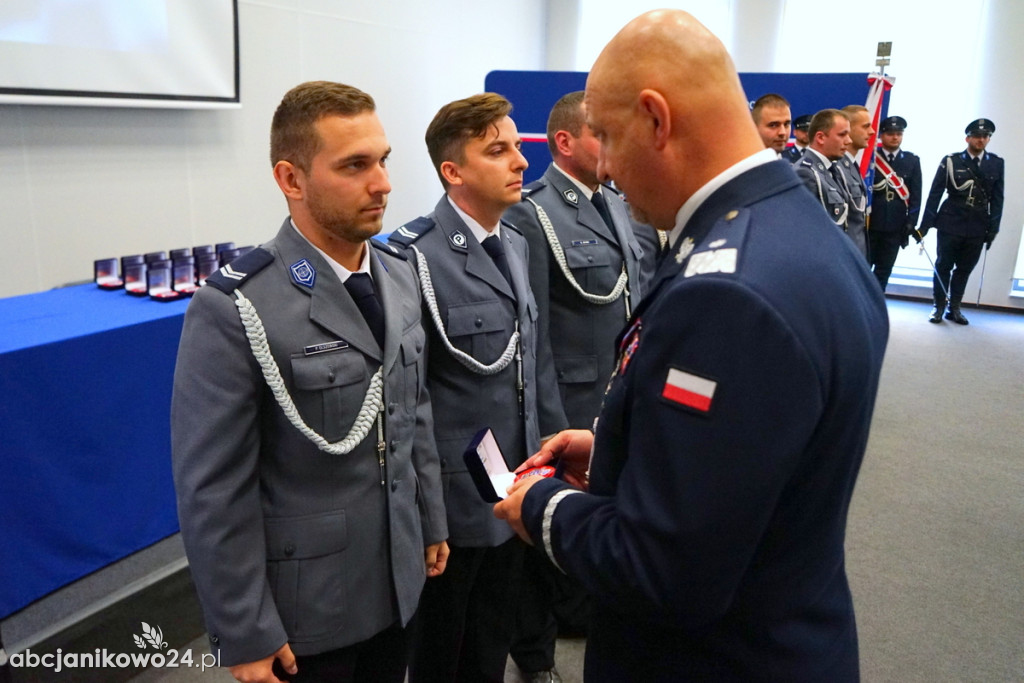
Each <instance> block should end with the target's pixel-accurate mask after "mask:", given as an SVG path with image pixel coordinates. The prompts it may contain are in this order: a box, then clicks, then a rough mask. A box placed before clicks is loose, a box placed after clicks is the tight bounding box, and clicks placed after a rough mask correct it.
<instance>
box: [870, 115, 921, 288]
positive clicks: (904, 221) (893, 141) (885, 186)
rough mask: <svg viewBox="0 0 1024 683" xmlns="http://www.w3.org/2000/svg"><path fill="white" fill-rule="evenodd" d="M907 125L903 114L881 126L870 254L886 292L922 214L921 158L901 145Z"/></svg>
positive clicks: (887, 120)
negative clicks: (896, 264)
mask: <svg viewBox="0 0 1024 683" xmlns="http://www.w3.org/2000/svg"><path fill="white" fill-rule="evenodd" d="M906 127H907V120H906V119H904V118H903V117H902V116H890V117H889V118H887V119H885V120H884V121H882V123H880V124H879V126H878V128H879V139H880V140H881V141H882V147H881V149H879V150H877V151H876V152H875V180H874V185H873V186H872V192H873V194H872V199H871V229H870V230H869V231H868V240H869V242H870V248H869V250H868V254H869V257H870V260H871V266H872V269H873V270H874V273H875V279H876V280H878V284H879V285H880V286H881V287H882V291H883V292H884V291H885V287H886V285H887V284H888V283H889V276H890V275H891V274H892V267H893V264H894V263H896V256H897V255H898V254H899V250H900V249H901V248H902V247H905V246H907V242H908V240H909V238H910V233H911V232H913V231H914V229H915V228H916V227H917V220H918V218H920V213H921V160H920V159H919V158H918V156H917V155H916V154H914V153H913V152H908V151H906V150H905V149H902V147H901V145H902V144H903V131H904V130H905V129H906Z"/></svg>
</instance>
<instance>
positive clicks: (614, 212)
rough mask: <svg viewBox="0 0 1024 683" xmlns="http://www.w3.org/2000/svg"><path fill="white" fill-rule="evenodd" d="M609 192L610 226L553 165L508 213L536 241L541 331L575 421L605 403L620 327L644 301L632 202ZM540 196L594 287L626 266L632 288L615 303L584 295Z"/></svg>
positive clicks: (588, 287)
mask: <svg viewBox="0 0 1024 683" xmlns="http://www.w3.org/2000/svg"><path fill="white" fill-rule="evenodd" d="M602 194H603V195H604V197H605V201H606V203H607V205H608V210H609V212H610V214H611V216H612V222H613V224H614V229H609V228H608V226H607V225H606V224H605V222H604V219H602V218H601V215H600V214H599V213H598V211H597V209H596V208H594V205H593V203H591V201H590V200H589V199H587V198H586V197H585V196H583V194H582V193H581V192H580V191H579V188H578V187H577V186H576V185H575V184H573V183H572V181H570V180H569V179H568V178H567V177H566V176H565V174H563V173H561V172H560V171H559V170H558V169H556V168H555V167H554V166H553V165H551V166H548V169H547V171H546V172H545V173H544V175H543V177H542V178H541V179H540V180H537V181H536V182H534V183H531V184H530V185H529V186H528V187H527V188H526V189H525V191H524V192H523V201H522V202H520V203H519V204H516V205H515V206H513V207H511V208H510V209H509V210H508V211H507V212H506V213H505V220H507V221H509V222H511V223H513V224H514V225H515V226H516V227H517V228H519V229H520V230H521V231H522V232H523V234H524V235H525V236H526V240H527V242H528V243H529V245H530V287H531V288H532V289H533V295H534V297H535V298H536V300H537V308H538V310H539V311H540V336H541V338H542V339H545V340H547V339H550V341H551V350H552V353H553V356H554V361H555V370H556V374H557V376H558V386H559V390H560V394H561V397H562V405H563V406H564V408H565V416H566V418H567V419H568V421H569V426H570V427H572V428H578V429H591V428H592V427H593V425H594V418H595V417H597V413H598V412H599V411H600V409H601V397H602V396H603V395H604V390H605V387H606V386H607V385H608V378H609V377H611V371H612V365H613V364H614V362H615V344H614V340H615V335H616V334H618V332H619V330H620V329H621V328H622V326H623V325H624V324H625V322H626V320H627V316H628V313H629V311H630V310H632V308H633V307H635V306H636V304H638V303H639V302H640V299H641V297H642V296H643V291H642V289H641V284H640V268H641V265H640V260H641V258H642V256H643V249H642V248H641V246H640V244H639V242H638V240H637V238H636V235H635V234H634V231H633V226H632V224H631V222H630V218H629V214H628V212H627V209H626V206H625V204H624V202H623V201H622V199H621V198H620V197H619V196H618V194H617V193H616V192H614V191H612V190H610V189H608V188H604V190H603V191H602ZM532 202H536V203H537V204H539V205H540V206H541V207H542V209H543V210H544V212H545V213H546V214H547V216H548V218H549V219H550V221H551V225H552V227H553V228H554V232H555V235H556V240H557V243H558V245H559V248H560V250H561V251H562V253H563V254H564V255H565V262H566V266H567V267H568V269H569V270H570V272H571V274H572V277H573V278H574V279H575V281H576V283H577V284H578V285H579V286H580V287H581V288H582V289H583V290H584V291H586V292H588V293H590V294H596V295H600V296H605V295H607V294H609V293H610V292H612V290H613V289H614V288H615V285H616V282H617V280H618V279H619V277H620V274H621V273H623V272H625V273H626V276H627V285H626V288H625V289H624V290H623V291H622V293H621V294H620V295H619V297H618V298H616V299H615V300H614V301H611V302H610V303H592V302H590V301H588V300H586V299H584V298H583V296H582V295H581V294H580V293H579V291H578V290H577V289H576V288H575V287H574V286H573V285H572V283H571V282H570V281H569V280H568V278H567V277H566V275H565V273H564V272H563V271H562V268H561V266H560V265H559V263H558V262H557V260H556V258H555V256H554V252H553V250H552V247H551V244H550V242H549V240H548V238H547V236H546V235H545V232H544V228H543V227H542V225H541V221H540V218H539V217H538V214H537V209H536V206H535V205H534V204H533V203H532Z"/></svg>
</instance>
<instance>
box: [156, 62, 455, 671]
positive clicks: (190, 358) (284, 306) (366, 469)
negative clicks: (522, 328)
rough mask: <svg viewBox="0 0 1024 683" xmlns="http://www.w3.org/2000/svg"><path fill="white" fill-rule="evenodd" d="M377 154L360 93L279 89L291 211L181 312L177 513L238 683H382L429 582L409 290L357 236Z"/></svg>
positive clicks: (392, 261) (406, 274)
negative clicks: (283, 91) (290, 682)
mask: <svg viewBox="0 0 1024 683" xmlns="http://www.w3.org/2000/svg"><path fill="white" fill-rule="evenodd" d="M390 151H391V148H390V146H389V145H388V141H387V138H386V136H385V133H384V129H383V128H382V127H381V124H380V121H379V119H378V118H377V114H376V112H375V106H374V102H373V99H372V98H371V97H370V96H369V95H367V94H366V93H364V92H362V91H360V90H357V89H356V88H352V87H350V86H347V85H341V84H338V83H329V82H322V81H319V82H310V83H304V84H302V85H299V86H297V87H296V88H294V89H292V90H291V91H289V92H288V94H286V95H285V97H284V99H283V100H282V102H281V104H280V105H279V107H278V109H277V112H276V113H275V115H274V119H273V124H272V128H271V161H272V162H273V164H274V178H275V180H276V181H277V183H278V186H279V187H280V188H281V191H282V192H283V193H284V195H285V198H286V200H287V202H288V209H289V212H290V214H291V216H290V218H288V219H286V220H285V221H284V224H283V225H282V226H281V229H280V231H279V232H278V234H277V236H276V237H275V238H274V239H272V240H270V241H269V242H267V243H266V244H264V245H263V246H262V247H260V248H258V249H255V250H253V251H252V252H250V253H248V254H246V255H245V256H243V257H241V258H239V259H236V260H235V261H233V262H232V263H230V264H229V265H227V266H224V267H223V268H221V270H220V271H219V272H218V273H216V274H215V275H213V276H212V277H210V278H209V279H208V280H207V286H205V287H203V288H202V289H200V290H199V291H198V292H197V293H196V296H195V298H194V299H193V300H192V302H191V304H190V305H189V308H188V311H187V313H186V314H185V324H184V329H183V331H182V336H181V345H180V347H179V351H178V361H177V367H176V370H175V376H174V394H173V400H172V406H171V440H172V455H173V469H174V482H175V489H176V491H177V497H178V514H179V518H180V521H181V534H182V539H183V540H184V543H185V550H186V553H187V555H188V560H189V564H190V566H191V570H192V579H193V581H194V582H195V586H196V591H197V592H198V594H199V600H200V602H201V604H202V608H203V613H204V615H205V619H206V626H207V629H208V632H209V637H210V644H211V647H212V649H213V651H214V652H216V653H218V654H219V657H220V661H221V663H222V664H223V665H225V666H229V667H231V673H232V675H234V676H235V678H237V679H238V680H245V681H255V680H260V681H263V680H277V679H283V680H296V681H322V680H330V681H367V682H370V681H393V682H395V683H398V682H400V681H402V680H403V679H404V677H405V672H406V663H407V655H406V653H407V651H408V636H407V631H406V625H407V624H408V623H409V621H410V619H411V618H412V616H413V615H414V614H415V612H416V608H417V605H418V603H419V597H420V592H421V589H422V587H423V585H424V582H425V580H426V578H427V577H428V576H436V575H439V574H440V573H441V572H442V571H443V570H444V567H445V562H446V559H447V554H448V550H447V545H446V543H445V539H446V538H447V536H448V531H447V527H446V523H445V516H444V505H443V500H442V493H441V476H440V468H439V466H438V460H437V451H436V448H435V446H434V439H433V423H432V419H431V412H430V403H429V399H428V395H427V391H426V389H425V388H424V377H425V374H426V356H425V353H424V352H425V342H426V337H425V333H424V329H423V327H422V326H421V324H420V316H421V304H420V293H419V288H418V287H417V282H416V275H415V273H414V271H413V269H412V265H411V264H410V263H409V262H408V260H406V259H405V258H404V257H402V256H400V255H397V254H395V253H393V252H392V250H391V249H390V248H389V247H387V246H386V245H385V244H383V243H380V242H376V241H374V240H372V239H370V238H371V237H372V236H373V235H375V234H377V232H378V231H380V228H381V219H382V217H383V214H384V209H385V206H386V204H387V196H388V193H389V192H390V191H391V185H390V184H389V181H388V172H387V169H386V160H387V157H388V155H389V153H390ZM370 245H373V246H370ZM274 675H276V676H277V678H273V676H274Z"/></svg>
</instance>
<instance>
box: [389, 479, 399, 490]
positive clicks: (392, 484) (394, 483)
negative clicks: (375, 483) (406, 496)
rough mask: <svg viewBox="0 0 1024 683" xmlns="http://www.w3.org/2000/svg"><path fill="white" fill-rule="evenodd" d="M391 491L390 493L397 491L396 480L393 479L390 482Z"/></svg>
mask: <svg viewBox="0 0 1024 683" xmlns="http://www.w3.org/2000/svg"><path fill="white" fill-rule="evenodd" d="M391 490H392V491H397V490H398V480H397V479H395V480H394V481H393V482H391Z"/></svg>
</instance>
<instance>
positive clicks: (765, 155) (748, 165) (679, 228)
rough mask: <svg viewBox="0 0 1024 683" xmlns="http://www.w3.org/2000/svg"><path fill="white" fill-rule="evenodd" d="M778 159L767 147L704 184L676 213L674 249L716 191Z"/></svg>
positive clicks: (671, 237)
mask: <svg viewBox="0 0 1024 683" xmlns="http://www.w3.org/2000/svg"><path fill="white" fill-rule="evenodd" d="M776 158H777V155H776V152H775V150H774V149H772V148H771V147H765V148H764V149H762V150H761V151H759V152H757V153H755V154H751V155H750V156H749V157H747V158H746V159H743V160H742V161H739V162H737V163H735V164H733V165H732V166H730V167H729V168H727V169H725V170H724V171H722V172H721V173H719V174H718V175H716V176H715V177H714V178H712V179H711V180H709V181H708V182H707V183H705V184H704V186H703V187H702V188H700V189H699V190H697V191H696V192H694V193H693V196H691V197H690V198H689V199H687V200H686V202H684V203H683V205H682V206H681V207H679V211H678V212H676V225H675V227H674V228H672V232H670V233H669V234H668V243H669V245H670V246H672V247H674V246H675V244H676V241H678V239H679V236H680V235H681V234H682V232H683V228H685V227H686V224H687V222H689V220H690V219H691V218H693V214H694V213H696V212H697V209H699V208H700V205H701V204H703V203H704V201H705V200H706V199H707V198H708V197H710V196H711V195H712V193H714V191H715V190H717V189H718V188H720V187H722V186H723V185H725V184H726V183H727V182H729V181H730V180H732V179H733V178H736V177H738V176H739V175H741V174H743V173H746V172H747V171H749V170H750V169H752V168H757V167H758V166H761V165H763V164H767V163H771V162H772V161H775V160H776Z"/></svg>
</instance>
